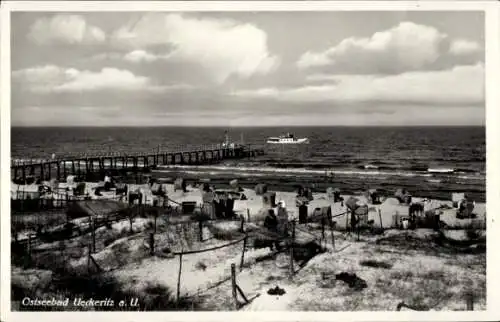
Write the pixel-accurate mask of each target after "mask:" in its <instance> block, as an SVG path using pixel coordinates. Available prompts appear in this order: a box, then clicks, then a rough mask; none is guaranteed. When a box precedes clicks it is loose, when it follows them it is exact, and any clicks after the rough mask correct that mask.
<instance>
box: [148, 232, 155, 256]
mask: <svg viewBox="0 0 500 322" xmlns="http://www.w3.org/2000/svg"><path fill="white" fill-rule="evenodd" d="M149 254H150V255H151V256H153V255H154V254H155V234H154V233H150V234H149Z"/></svg>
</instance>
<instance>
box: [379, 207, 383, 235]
mask: <svg viewBox="0 0 500 322" xmlns="http://www.w3.org/2000/svg"><path fill="white" fill-rule="evenodd" d="M378 217H379V218H380V228H382V230H383V229H384V225H382V212H381V211H380V208H379V209H378Z"/></svg>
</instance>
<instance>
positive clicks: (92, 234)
mask: <svg viewBox="0 0 500 322" xmlns="http://www.w3.org/2000/svg"><path fill="white" fill-rule="evenodd" d="M90 234H91V237H92V250H91V251H92V253H95V251H96V247H95V220H94V218H93V217H92V215H91V216H90Z"/></svg>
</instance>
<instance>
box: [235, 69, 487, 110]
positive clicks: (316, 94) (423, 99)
mask: <svg viewBox="0 0 500 322" xmlns="http://www.w3.org/2000/svg"><path fill="white" fill-rule="evenodd" d="M308 80H309V81H310V82H323V83H321V84H309V85H307V86H304V87H298V88H288V89H279V88H261V89H256V90H241V91H235V92H233V93H232V95H233V96H236V97H240V98H245V99H271V100H276V101H284V102H292V103H307V102H339V103H356V102H357V103H360V102H387V103H411V104H425V105H433V104H435V105H455V106H464V105H474V106H476V105H480V104H484V65H483V64H482V63H478V64H476V65H469V66H457V67H454V68H452V69H449V70H442V71H414V72H407V73H403V74H400V75H388V76H374V75H321V74H319V75H311V76H309V78H308Z"/></svg>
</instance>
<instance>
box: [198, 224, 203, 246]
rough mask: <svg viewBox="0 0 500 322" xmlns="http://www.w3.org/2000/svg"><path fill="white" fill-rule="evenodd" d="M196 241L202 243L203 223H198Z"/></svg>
mask: <svg viewBox="0 0 500 322" xmlns="http://www.w3.org/2000/svg"><path fill="white" fill-rule="evenodd" d="M198 240H199V241H200V242H202V241H203V221H201V220H199V221H198Z"/></svg>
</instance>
